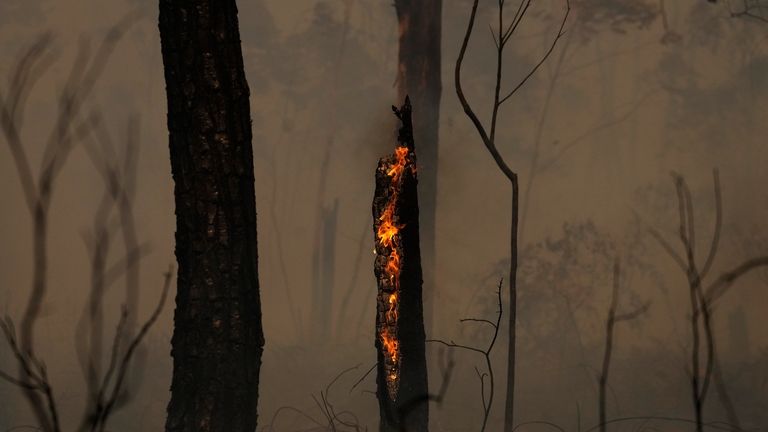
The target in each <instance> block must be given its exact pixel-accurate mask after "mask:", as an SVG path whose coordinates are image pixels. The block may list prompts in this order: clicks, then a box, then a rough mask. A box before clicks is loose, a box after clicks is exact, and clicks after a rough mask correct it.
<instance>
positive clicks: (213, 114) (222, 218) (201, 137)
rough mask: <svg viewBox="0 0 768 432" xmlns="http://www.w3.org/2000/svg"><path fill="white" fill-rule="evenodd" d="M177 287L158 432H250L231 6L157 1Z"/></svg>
mask: <svg viewBox="0 0 768 432" xmlns="http://www.w3.org/2000/svg"><path fill="white" fill-rule="evenodd" d="M160 39H161V43H162V57H163V63H164V66H165V82H166V93H167V97H168V132H169V142H170V155H171V169H172V172H173V179H174V183H175V188H174V197H175V202H176V259H177V261H178V265H179V268H178V284H177V294H176V313H175V317H174V332H173V339H172V341H171V343H172V350H171V355H172V356H173V380H172V384H171V400H170V403H169V404H168V418H167V421H166V426H165V427H166V431H169V432H171V431H173V432H192V431H199V430H206V431H211V432H225V431H226V432H253V431H254V430H255V429H256V421H257V403H258V385H259V370H260V368H261V354H262V350H263V345H264V336H263V333H262V327H261V304H260V297H259V281H258V254H257V242H256V204H255V196H254V172H253V149H252V147H251V133H252V132H251V116H250V106H249V89H248V83H247V81H246V79H245V72H244V68H243V57H242V52H241V47H240V34H239V29H238V20H237V6H236V4H235V1H234V0H224V1H213V0H193V1H182V0H160Z"/></svg>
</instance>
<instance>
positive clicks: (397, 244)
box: [373, 97, 428, 431]
mask: <svg viewBox="0 0 768 432" xmlns="http://www.w3.org/2000/svg"><path fill="white" fill-rule="evenodd" d="M392 109H393V111H394V112H395V115H396V116H397V117H398V118H399V119H400V121H401V122H402V126H401V127H400V131H399V134H398V138H397V139H398V143H399V145H398V147H397V148H396V149H395V153H394V155H392V156H389V157H387V158H384V159H381V160H379V165H378V167H377V168H376V192H375V194H374V197H373V231H374V233H375V242H376V260H375V263H374V274H375V275H376V280H377V281H378V288H379V291H378V296H377V297H376V299H377V303H376V348H377V351H378V354H377V361H378V365H377V368H376V372H377V374H376V384H377V391H376V395H377V397H378V399H379V412H380V416H381V418H380V430H381V431H403V430H408V431H426V430H427V425H428V406H427V364H426V357H425V350H424V347H425V335H424V317H423V304H422V298H421V283H422V280H421V258H420V251H419V205H418V198H417V192H416V183H417V179H416V156H415V154H414V143H413V128H412V126H411V104H410V101H409V100H408V98H407V97H406V98H405V104H404V105H403V106H402V107H401V108H400V109H397V108H395V107H392Z"/></svg>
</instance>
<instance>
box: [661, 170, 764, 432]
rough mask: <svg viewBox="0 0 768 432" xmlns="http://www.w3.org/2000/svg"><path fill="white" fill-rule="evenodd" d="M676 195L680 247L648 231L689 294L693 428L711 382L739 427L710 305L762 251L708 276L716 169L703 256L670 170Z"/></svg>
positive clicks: (679, 183)
mask: <svg viewBox="0 0 768 432" xmlns="http://www.w3.org/2000/svg"><path fill="white" fill-rule="evenodd" d="M672 177H673V181H674V184H675V189H676V192H677V200H678V209H679V210H678V211H679V213H678V216H679V226H678V230H677V234H678V237H679V240H680V244H681V248H682V253H681V252H678V251H677V250H676V248H675V247H673V246H672V244H670V243H669V242H667V241H666V240H665V239H664V237H663V236H662V235H661V234H660V233H659V232H658V231H656V230H653V229H652V230H651V234H652V235H653V237H654V238H655V239H656V240H657V241H658V242H659V244H660V245H661V246H662V248H663V249H664V250H665V252H666V253H667V254H668V255H669V257H670V258H671V259H672V260H673V261H674V263H675V264H676V265H677V266H678V267H679V268H680V270H681V271H682V272H683V273H684V274H685V277H686V282H687V289H688V294H689V298H690V311H691V313H690V328H691V342H692V343H691V352H690V365H689V368H688V370H689V373H690V385H691V393H690V394H691V401H692V403H693V409H694V415H695V419H696V430H697V432H703V431H704V427H705V422H704V402H705V401H706V399H707V396H708V394H709V390H710V387H711V384H712V383H713V382H714V384H715V385H716V386H718V390H719V391H718V394H719V396H720V402H721V404H722V405H723V408H725V410H726V412H727V414H728V420H729V422H730V423H731V424H732V426H733V427H735V428H736V429H737V430H740V429H741V427H740V426H739V420H738V416H737V415H736V412H735V408H734V406H733V403H732V402H731V400H730V397H729V395H728V393H727V391H726V389H725V385H724V383H723V380H722V379H721V377H720V368H719V357H718V353H717V345H716V340H715V333H714V327H713V326H714V312H715V310H714V305H715V303H716V302H717V301H718V300H719V299H720V298H721V297H722V296H724V295H725V294H726V293H727V292H728V291H729V290H730V289H731V288H732V286H733V284H734V283H735V282H736V281H737V280H738V279H740V278H741V277H742V276H744V275H745V274H747V273H750V272H752V271H754V270H756V269H759V268H762V267H768V255H762V256H757V257H754V258H750V259H747V260H744V261H743V262H741V263H740V264H739V265H737V266H735V267H733V268H732V269H730V270H728V271H724V272H722V273H721V274H720V275H719V276H717V277H716V278H712V279H710V278H708V276H709V273H710V271H711V270H712V268H713V264H714V262H715V258H716V257H717V252H718V248H719V245H720V235H721V230H722V220H723V208H722V195H721V192H720V176H719V173H718V170H714V171H713V179H714V196H715V222H714V227H713V230H712V240H711V242H710V243H709V244H708V245H706V246H707V248H706V249H705V250H706V257H705V259H704V261H700V260H698V259H697V256H696V255H697V251H698V249H697V247H696V239H697V236H698V233H697V232H696V225H695V218H696V215H695V213H694V206H693V199H692V197H691V191H690V189H689V188H688V184H687V182H686V181H685V179H684V178H683V177H682V176H681V175H679V174H677V173H673V174H672Z"/></svg>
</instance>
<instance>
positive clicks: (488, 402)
mask: <svg viewBox="0 0 768 432" xmlns="http://www.w3.org/2000/svg"><path fill="white" fill-rule="evenodd" d="M503 282H504V279H503V278H502V279H500V280H499V286H498V288H497V290H496V297H497V299H498V306H499V310H498V313H497V314H496V322H492V321H490V320H487V319H478V318H465V319H462V320H460V322H462V323H464V322H477V323H481V324H487V325H490V326H491V328H493V336H492V337H491V340H490V341H489V342H488V346H487V347H486V348H485V349H481V348H477V347H474V346H470V345H464V344H457V343H455V342H454V341H450V342H446V341H444V340H441V339H428V340H427V342H432V343H437V344H441V345H444V346H446V347H449V348H458V349H462V350H465V351H470V352H474V353H477V354H480V355H482V356H483V358H484V359H485V368H486V369H485V372H480V370H479V369H477V367H475V372H476V373H477V377H478V379H479V380H480V401H481V402H482V404H483V424H482V426H481V427H480V431H481V432H482V431H484V430H485V428H486V427H487V426H488V418H489V417H490V414H491V408H492V407H493V397H494V394H495V380H494V374H493V363H492V362H491V352H492V351H493V347H494V346H495V345H496V339H497V338H498V336H499V328H500V326H501V317H502V315H503V314H504V307H503V306H502V302H501V286H502V283H503ZM486 377H487V378H488V391H487V396H486V390H485V380H486Z"/></svg>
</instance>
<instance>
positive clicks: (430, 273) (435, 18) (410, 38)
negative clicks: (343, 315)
mask: <svg viewBox="0 0 768 432" xmlns="http://www.w3.org/2000/svg"><path fill="white" fill-rule="evenodd" d="M442 9H443V2H442V0H422V1H415V0H395V10H396V11H397V20H398V24H399V26H398V28H399V50H398V68H397V84H398V85H397V90H398V100H404V99H405V97H406V96H409V97H410V99H411V100H412V101H413V107H414V108H413V117H414V118H415V119H416V125H415V126H414V128H413V134H414V138H415V141H416V142H417V143H419V206H420V221H419V222H420V229H421V232H420V234H421V252H422V255H421V267H422V271H423V273H424V286H423V292H424V323H425V325H426V327H427V329H428V330H431V329H432V326H433V325H434V323H433V321H434V318H433V312H432V311H433V309H434V305H433V303H434V301H435V300H434V299H435V294H436V293H435V286H436V282H435V213H436V200H437V168H438V166H437V155H438V132H439V121H440V95H441V92H442V80H441V75H440V66H441V63H440V62H441V60H440V57H441V51H440V43H441V39H442V38H441V31H442V25H441V21H442Z"/></svg>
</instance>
